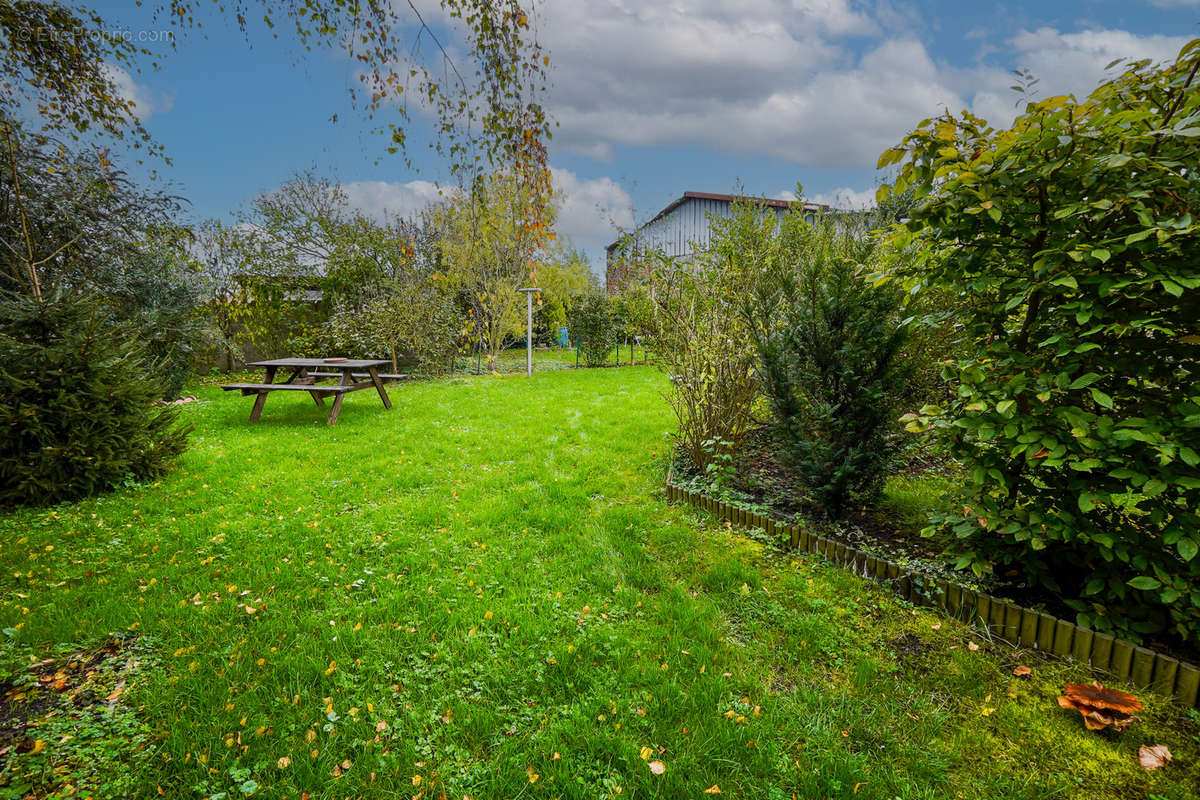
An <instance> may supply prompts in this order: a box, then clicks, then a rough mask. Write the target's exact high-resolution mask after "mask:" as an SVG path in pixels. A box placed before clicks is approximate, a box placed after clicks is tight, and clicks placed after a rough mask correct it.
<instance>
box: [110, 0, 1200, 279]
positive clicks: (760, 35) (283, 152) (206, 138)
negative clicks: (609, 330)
mask: <svg viewBox="0 0 1200 800" xmlns="http://www.w3.org/2000/svg"><path fill="white" fill-rule="evenodd" d="M417 5H418V7H421V8H423V9H425V10H426V11H427V12H428V13H432V14H436V11H435V8H431V7H436V2H434V0H422V2H419V3H418V4H417ZM151 6H153V3H145V4H144V5H143V6H142V7H140V8H139V7H137V6H136V5H135V4H133V3H129V2H110V3H101V4H99V5H98V6H96V8H97V9H98V10H99V11H100V12H101V13H102V14H104V15H105V16H106V17H107V18H108V19H109V21H110V22H111V23H112V26H113V27H118V28H121V29H129V30H131V31H134V32H140V31H155V30H161V29H163V28H164V27H165V26H163V25H162V24H160V23H156V22H155V21H154V20H153V18H152V13H151V11H150V7H151ZM214 8H215V7H214ZM533 18H534V21H535V24H536V27H537V31H538V34H539V37H540V39H541V41H542V42H543V44H544V46H545V47H546V48H547V50H548V52H549V55H550V58H551V73H550V78H551V87H550V91H549V103H548V105H549V109H550V112H551V115H552V117H553V118H554V119H556V120H557V121H558V122H559V127H558V128H557V129H556V132H555V136H554V139H553V141H552V142H551V148H550V163H551V166H552V167H553V168H554V171H555V172H554V177H555V183H556V185H557V186H558V188H559V189H560V190H561V191H562V192H563V194H564V207H563V210H562V214H561V218H560V226H559V227H560V233H561V235H563V236H565V237H567V238H569V239H570V240H571V241H572V242H573V243H574V244H576V245H577V246H579V247H581V248H583V249H585V251H586V252H587V253H588V254H589V256H590V257H591V258H592V260H593V263H594V266H596V267H597V268H599V267H600V266H601V263H602V259H603V246H604V244H606V243H607V242H608V241H611V240H612V239H613V238H614V236H615V229H614V227H613V223H614V222H615V223H617V224H619V225H622V226H629V225H630V224H632V223H633V222H634V221H644V220H645V219H647V218H648V217H650V216H652V215H653V214H654V213H655V212H657V211H658V210H659V209H660V208H662V207H663V206H665V205H666V204H668V203H669V202H670V201H671V200H672V199H674V198H676V197H678V196H679V195H680V194H681V193H682V192H683V191H685V190H696V191H711V192H730V191H732V190H734V189H736V188H738V187H741V188H743V189H744V190H745V191H746V192H747V193H750V194H756V195H762V196H769V197H783V196H788V194H787V193H788V192H789V191H790V190H791V189H793V188H794V186H795V184H796V183H797V182H798V181H799V182H801V183H803V185H804V191H805V195H806V197H808V198H809V199H814V200H817V201H823V202H833V203H836V204H840V205H855V204H859V203H862V202H865V200H866V198H867V197H869V196H870V195H871V194H873V188H874V185H875V184H876V182H877V180H878V178H877V176H876V174H875V170H874V165H875V160H876V158H877V156H878V154H879V152H880V151H881V150H882V149H884V148H885V147H887V146H888V145H889V144H892V143H894V142H896V141H898V140H899V139H900V138H901V137H902V136H903V135H904V133H905V132H906V131H908V130H909V129H911V128H912V127H913V126H914V125H915V124H916V123H917V122H919V121H920V120H921V119H922V118H924V117H927V116H931V115H933V114H936V113H937V112H938V111H939V110H941V109H942V108H943V107H949V108H951V109H953V110H959V109H962V108H970V109H972V110H973V111H975V112H976V113H979V114H982V115H983V116H984V117H986V118H987V119H988V120H989V121H992V122H999V123H1004V122H1006V121H1008V120H1011V118H1012V117H1013V115H1014V101H1015V95H1014V94H1013V93H1012V92H1011V91H1010V90H1009V89H1008V88H1007V87H1008V86H1009V85H1010V84H1011V83H1012V80H1011V77H1012V76H1011V74H1010V72H1009V71H1010V70H1012V69H1014V68H1018V67H1020V68H1029V69H1031V70H1033V71H1034V72H1035V73H1036V74H1037V75H1038V76H1039V77H1040V78H1041V83H1040V84H1039V86H1038V90H1039V92H1040V93H1041V94H1042V95H1044V96H1049V95H1054V94H1061V93H1066V92H1075V93H1079V94H1086V93H1087V91H1089V90H1090V89H1091V88H1092V87H1094V85H1095V84H1096V83H1097V82H1098V81H1099V80H1100V79H1101V78H1102V77H1103V67H1104V65H1105V64H1107V63H1108V62H1109V61H1111V60H1113V59H1115V58H1119V57H1136V58H1142V57H1149V58H1154V59H1164V58H1170V57H1172V56H1173V55H1174V54H1175V53H1176V52H1177V51H1178V49H1179V47H1180V46H1181V45H1182V44H1183V42H1184V41H1186V40H1187V39H1189V38H1192V37H1196V36H1200V0H1124V1H1123V2H1116V1H1115V0H1084V1H1083V2H1075V3H1068V2H1053V0H1042V2H999V3H994V4H993V3H986V4H985V3H977V2H962V1H961V0H960V2H941V1H937V2H932V1H931V2H904V0H876V1H875V2H855V0H791V2H787V1H785V0H742V1H741V2H727V1H722V0H673V1H672V2H656V1H655V0H548V1H547V2H544V3H542V4H541V5H539V6H536V10H535V13H534V15H533ZM202 21H203V29H202V31H200V32H197V31H190V32H185V33H184V34H183V35H182V37H181V38H179V39H178V40H177V43H176V47H175V48H174V49H169V48H168V49H167V50H166V57H165V58H164V59H163V61H162V65H161V68H160V69H159V70H157V71H154V70H151V69H150V68H149V64H148V63H147V64H146V65H145V68H144V69H143V70H142V71H141V72H140V73H135V74H132V75H122V76H119V81H118V83H119V84H120V85H121V88H122V90H123V91H124V92H126V93H127V94H128V95H130V96H132V97H133V98H134V99H135V101H136V102H137V103H138V108H139V110H140V111H141V112H142V115H143V116H144V118H145V123H146V126H147V127H148V129H149V130H150V132H151V133H152V135H153V136H154V137H155V138H156V139H157V140H158V141H159V142H160V143H162V144H163V145H164V146H165V147H166V150H167V152H168V154H169V156H170V157H171V159H172V161H173V164H172V165H170V166H168V167H164V168H160V172H161V173H162V175H163V176H164V177H165V178H166V179H167V180H168V181H169V182H170V185H171V188H172V189H173V190H174V191H175V192H177V193H179V194H181V195H182V196H183V197H185V198H187V199H188V200H189V201H190V203H191V206H190V209H189V216H190V217H192V218H193V219H196V220H199V219H203V218H206V217H221V218H229V217H230V215H231V214H232V213H233V212H234V211H235V210H236V209H238V208H239V207H243V206H245V204H247V203H248V202H249V201H251V200H252V199H253V198H254V196H255V195H257V194H259V193H261V192H265V191H270V190H271V189H273V188H275V187H276V186H278V185H279V184H281V183H282V182H284V181H286V180H287V179H288V177H289V176H290V175H292V174H293V173H294V172H296V171H297V170H302V169H310V168H313V169H316V170H317V171H318V172H320V173H321V174H324V175H327V176H329V177H332V178H336V179H337V180H339V181H341V182H342V184H343V185H344V186H345V187H346V188H347V190H348V191H349V193H350V196H351V198H352V201H353V202H354V203H355V204H357V205H359V206H360V207H362V208H363V209H364V210H366V211H369V212H371V213H383V212H384V210H385V209H386V210H388V211H392V212H400V213H408V212H411V211H413V210H415V209H416V208H419V207H420V206H421V205H422V204H423V203H425V202H428V200H429V199H431V198H433V197H436V190H435V189H434V188H433V186H432V183H433V182H436V181H437V180H439V179H445V178H446V175H445V174H444V169H443V167H442V165H441V164H439V162H438V161H437V159H436V158H433V157H432V156H431V154H429V153H427V151H426V150H425V148H424V145H423V142H424V141H427V140H426V138H425V134H426V128H425V121H423V120H421V119H420V118H417V119H416V120H415V124H414V127H413V129H412V134H411V141H412V143H413V144H412V149H411V152H412V154H413V155H414V160H415V162H416V163H417V165H418V167H419V170H418V171H416V172H414V171H412V170H409V169H407V168H406V167H405V165H404V163H403V160H402V159H400V158H397V157H395V156H387V155H386V154H385V153H384V147H385V142H384V141H383V140H382V139H381V138H379V137H374V136H372V135H371V134H370V133H369V128H370V125H369V124H368V123H367V122H366V121H365V120H364V119H362V117H361V115H360V114H358V113H357V112H355V111H354V110H353V109H352V108H351V106H350V103H349V95H348V88H349V87H350V86H351V85H352V83H353V81H354V80H355V79H354V74H355V72H354V66H353V64H351V63H350V62H349V61H348V60H347V59H346V58H344V57H343V56H342V55H341V54H340V53H334V52H329V51H317V52H313V53H306V52H304V51H303V49H302V48H301V47H299V46H298V45H297V44H296V42H295V41H294V40H291V39H289V38H287V37H286V35H284V36H281V37H280V39H279V40H274V39H272V38H271V37H270V35H269V34H268V32H267V31H266V28H265V26H263V25H261V24H258V25H255V24H254V23H251V25H250V28H249V31H248V37H244V36H243V35H242V33H241V32H240V31H238V30H237V28H236V26H235V25H234V24H232V22H230V21H228V20H227V19H225V18H224V17H222V16H221V15H219V14H218V13H217V12H216V11H215V10H213V11H212V12H211V14H210V16H209V17H207V18H204V19H203V20H202ZM281 30H282V26H281ZM334 114H337V115H338V122H337V123H336V124H334V123H331V122H330V117H331V116H332V115H334Z"/></svg>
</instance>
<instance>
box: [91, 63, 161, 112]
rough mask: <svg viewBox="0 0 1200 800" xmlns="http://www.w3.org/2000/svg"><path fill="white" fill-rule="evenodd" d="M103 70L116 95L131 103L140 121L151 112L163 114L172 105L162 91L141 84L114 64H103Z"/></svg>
mask: <svg viewBox="0 0 1200 800" xmlns="http://www.w3.org/2000/svg"><path fill="white" fill-rule="evenodd" d="M103 70H104V77H106V78H108V80H109V81H111V82H112V85H113V87H114V88H115V89H116V92H117V96H118V97H121V98H124V99H125V100H128V101H129V102H131V103H133V113H134V114H135V115H137V118H138V119H139V120H141V121H142V122H145V121H146V119H147V118H149V117H150V116H151V115H152V114H165V113H166V112H168V111H170V110H171V106H172V105H174V101H173V100H172V99H171V97H169V96H168V95H166V94H163V93H162V92H155V91H154V90H153V89H151V88H149V87H148V86H143V85H142V84H140V83H138V82H137V81H135V80H134V79H133V76H132V75H130V74H129V73H128V72H126V71H125V70H124V69H122V68H121V67H119V66H117V65H116V64H105V65H104V67H103Z"/></svg>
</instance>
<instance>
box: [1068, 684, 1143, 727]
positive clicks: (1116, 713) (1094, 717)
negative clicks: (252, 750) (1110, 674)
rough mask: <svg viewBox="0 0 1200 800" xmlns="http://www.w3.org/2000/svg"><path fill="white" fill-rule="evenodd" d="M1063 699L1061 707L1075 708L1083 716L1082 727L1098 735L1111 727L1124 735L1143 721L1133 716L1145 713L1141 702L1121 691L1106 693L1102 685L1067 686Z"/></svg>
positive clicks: (1107, 690)
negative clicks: (1135, 724) (1097, 732)
mask: <svg viewBox="0 0 1200 800" xmlns="http://www.w3.org/2000/svg"><path fill="white" fill-rule="evenodd" d="M1063 695H1064V696H1063V697H1060V698H1058V704H1059V705H1060V706H1062V707H1063V708H1073V709H1075V710H1076V711H1078V712H1079V713H1080V714H1082V715H1083V724H1084V725H1086V726H1087V729H1088V730H1090V731H1099V730H1103V729H1105V728H1107V727H1108V726H1110V725H1111V726H1112V727H1113V730H1116V731H1123V730H1125V729H1126V728H1128V727H1129V726H1130V725H1132V724H1133V723H1135V722H1139V721H1140V719H1139V718H1138V717H1135V716H1134V713H1135V712H1138V711H1141V710H1142V704H1141V702H1140V701H1139V700H1138V699H1137V698H1136V697H1134V696H1133V695H1131V694H1129V693H1128V692H1122V691H1120V690H1118V689H1106V688H1105V687H1103V686H1101V685H1100V684H1099V683H1096V682H1094V681H1093V682H1092V683H1068V684H1067V685H1066V686H1064V687H1063Z"/></svg>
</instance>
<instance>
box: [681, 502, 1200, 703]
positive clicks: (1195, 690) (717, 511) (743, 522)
mask: <svg viewBox="0 0 1200 800" xmlns="http://www.w3.org/2000/svg"><path fill="white" fill-rule="evenodd" d="M667 499H668V500H670V501H673V502H680V503H687V504H688V505H691V506H695V507H696V508H699V509H702V510H704V511H708V512H709V513H711V514H713V515H714V516H716V517H718V518H719V519H723V520H728V521H729V522H730V523H731V524H733V525H738V526H740V527H743V528H761V529H762V530H764V531H766V532H767V535H768V536H771V537H772V538H775V539H778V540H780V541H784V540H786V541H787V543H788V547H789V548H790V549H792V550H795V551H797V552H800V553H819V554H820V555H823V556H825V558H827V559H829V560H830V561H833V562H835V563H837V564H839V565H841V566H843V567H846V568H848V569H849V570H851V571H852V572H854V574H856V575H859V576H861V577H863V578H868V579H870V580H874V581H876V582H878V583H881V584H884V585H888V586H890V587H891V588H892V589H893V590H894V591H895V592H896V593H897V594H899V595H900V596H901V597H903V598H904V599H906V600H908V601H910V602H912V603H914V604H916V605H922V606H930V607H933V608H936V609H938V610H939V611H941V612H942V613H943V614H946V615H948V616H951V617H954V618H956V619H959V620H962V621H963V622H967V623H969V624H972V625H976V626H979V627H983V628H986V629H987V630H988V631H990V632H991V634H992V635H994V636H997V637H999V638H1001V639H1004V640H1006V641H1007V642H1009V643H1010V644H1013V645H1020V646H1021V647H1028V648H1035V649H1038V650H1042V651H1044V652H1046V653H1050V654H1053V655H1055V656H1058V657H1061V658H1072V659H1074V660H1075V661H1078V662H1080V663H1081V664H1091V666H1092V668H1093V669H1096V670H1099V671H1103V672H1107V673H1109V674H1112V675H1115V676H1116V677H1117V678H1119V679H1121V680H1123V681H1128V682H1129V683H1132V684H1133V685H1134V686H1137V687H1142V688H1147V689H1151V690H1153V691H1156V692H1160V693H1162V694H1166V695H1172V696H1174V697H1175V699H1177V700H1178V701H1179V702H1180V703H1182V704H1183V705H1184V706H1185V707H1187V708H1191V707H1193V706H1196V705H1197V704H1198V701H1200V667H1197V666H1196V665H1194V664H1189V663H1187V662H1185V661H1179V660H1178V659H1175V658H1172V657H1171V656H1168V655H1166V654H1164V653H1156V652H1155V651H1153V650H1150V649H1148V648H1145V647H1139V646H1137V645H1134V644H1130V643H1129V642H1125V641H1122V640H1120V639H1116V638H1114V637H1112V636H1111V635H1109V634H1107V633H1099V632H1096V631H1091V630H1088V629H1087V628H1081V627H1079V626H1077V625H1075V623H1073V622H1068V621H1067V620H1065V619H1058V618H1057V617H1053V616H1051V615H1049V614H1046V613H1044V612H1041V611H1034V610H1033V609H1030V608H1024V607H1023V606H1019V605H1016V604H1015V603H1009V602H1007V601H1005V600H1000V599H999V598H996V597H993V596H991V595H990V594H981V593H979V592H976V591H974V590H971V589H967V588H965V587H963V586H959V585H958V584H955V583H950V582H949V581H947V580H946V579H944V578H935V577H932V576H930V575H925V574H923V573H920V572H915V571H912V570H909V569H908V568H907V567H903V566H901V565H899V564H896V563H894V562H892V561H887V560H885V559H882V558H878V557H876V556H873V555H868V554H867V553H864V552H862V551H861V550H858V549H857V548H855V547H852V546H850V545H848V544H846V543H845V542H840V541H838V540H837V539H832V538H829V537H826V536H816V535H814V534H812V533H810V532H809V531H806V530H803V529H801V528H799V527H797V526H795V525H786V524H783V523H781V522H778V521H776V520H775V519H774V518H772V517H768V516H765V515H762V514H756V513H754V512H752V511H748V510H746V509H744V508H738V507H737V506H734V505H731V504H729V503H725V502H722V501H720V500H717V499H715V498H712V497H709V496H707V495H704V494H700V493H699V492H691V491H688V490H686V489H684V488H682V487H680V486H677V485H675V484H674V483H671V482H670V481H668V482H667Z"/></svg>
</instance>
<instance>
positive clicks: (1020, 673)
mask: <svg viewBox="0 0 1200 800" xmlns="http://www.w3.org/2000/svg"><path fill="white" fill-rule="evenodd" d="M1031 674H1033V670H1032V669H1030V668H1029V667H1027V666H1025V665H1024V664H1021V665H1019V666H1016V667H1013V675H1016V676H1017V677H1018V678H1024V677H1025V676H1026V675H1031Z"/></svg>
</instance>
